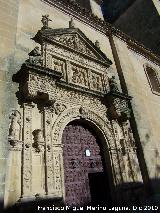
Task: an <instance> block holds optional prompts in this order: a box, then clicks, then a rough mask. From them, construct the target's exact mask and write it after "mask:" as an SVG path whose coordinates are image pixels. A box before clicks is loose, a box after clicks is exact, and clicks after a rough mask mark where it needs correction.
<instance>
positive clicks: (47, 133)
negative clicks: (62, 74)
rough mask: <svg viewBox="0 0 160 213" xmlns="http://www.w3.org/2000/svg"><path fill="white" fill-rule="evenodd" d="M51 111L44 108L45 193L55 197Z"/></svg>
mask: <svg viewBox="0 0 160 213" xmlns="http://www.w3.org/2000/svg"><path fill="white" fill-rule="evenodd" d="M51 115H52V114H51V110H50V108H48V107H44V111H43V118H44V138H45V192H46V195H47V196H50V195H51V196H54V194H55V192H54V175H53V152H52V143H51V132H52V120H51V119H52V116H51Z"/></svg>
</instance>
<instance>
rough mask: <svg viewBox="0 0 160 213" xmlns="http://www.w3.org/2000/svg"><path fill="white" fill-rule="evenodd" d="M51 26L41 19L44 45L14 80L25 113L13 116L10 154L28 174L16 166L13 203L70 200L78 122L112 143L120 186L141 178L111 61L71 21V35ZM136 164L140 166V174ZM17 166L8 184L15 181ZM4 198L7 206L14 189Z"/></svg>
mask: <svg viewBox="0 0 160 213" xmlns="http://www.w3.org/2000/svg"><path fill="white" fill-rule="evenodd" d="M48 22H49V16H48V15H45V16H43V17H42V23H43V27H42V28H41V30H39V31H38V32H37V34H36V35H35V37H34V38H33V39H34V40H35V41H36V42H37V45H39V46H37V47H35V48H34V49H33V50H32V51H31V52H30V53H29V59H28V60H27V61H26V62H25V63H24V64H23V65H22V67H21V70H20V71H19V72H18V73H17V74H15V75H14V76H13V81H16V82H17V83H19V93H18V94H17V97H18V101H19V104H20V107H21V113H18V112H16V111H15V112H14V113H13V114H12V118H11V126H10V129H9V143H10V148H11V152H12V153H13V154H12V155H14V157H16V156H19V159H21V165H20V167H21V168H22V169H19V168H20V167H17V170H16V172H17V175H18V176H19V177H20V178H18V179H17V180H16V184H15V185H13V184H12V185H13V186H12V187H13V188H14V191H15V192H16V196H15V199H12V201H11V203H10V204H13V203H16V202H17V201H18V198H19V201H20V202H22V201H24V200H35V199H37V198H39V199H40V198H41V199H46V198H62V199H64V200H65V187H64V169H63V145H62V132H63V130H64V128H65V126H66V125H67V124H68V123H69V122H70V121H72V120H74V119H85V120H87V121H90V122H91V123H93V124H94V125H95V126H97V128H99V129H100V131H102V132H103V134H104V138H107V139H106V141H105V143H106V144H107V146H108V148H107V152H109V156H110V163H111V165H112V166H111V167H112V171H111V173H112V174H113V176H112V178H113V182H114V184H115V186H116V185H118V184H121V183H123V182H124V181H132V182H133V181H141V174H140V172H139V173H138V174H139V175H138V176H135V175H134V174H135V173H136V172H135V170H136V169H137V168H139V164H138V161H137V157H136V152H135V150H136V147H135V143H134V138H133V135H132V131H131V128H130V124H129V116H128V114H129V109H128V101H129V99H127V97H125V96H124V95H123V94H121V93H120V92H119V91H118V89H117V87H116V84H115V82H114V80H113V79H110V78H109V77H108V76H109V75H108V74H109V69H108V68H109V67H110V65H111V64H112V62H111V61H110V60H109V59H108V58H107V57H106V55H105V54H104V53H103V52H102V51H101V50H100V48H99V45H98V41H97V42H96V44H94V43H92V41H90V40H89V39H88V38H87V37H86V36H85V35H84V34H83V32H82V31H81V30H80V29H78V28H75V25H74V21H73V19H71V21H70V23H69V28H63V29H52V28H49V26H48ZM109 93H112V94H110V95H109V96H107V94H109ZM36 120H37V121H38V123H39V124H38V125H36ZM15 152H18V155H17V154H14V153H15ZM130 153H131V154H130ZM119 157H121V160H122V161H121V162H122V163H121V165H120V164H119V160H118V159H119ZM131 159H133V160H132V161H136V163H135V165H136V168H135V167H134V166H132V165H131V164H132V163H131ZM17 161H19V160H18V159H17ZM13 164H14V163H11V165H10V172H9V176H10V177H12V175H14V174H12V172H13V169H12V168H13V167H14V166H15V165H13ZM122 170H123V172H122ZM137 171H138V169H137ZM14 172H15V171H14ZM122 173H123V174H122ZM126 174H127V175H126ZM17 188H18V190H17ZM6 194H7V196H6V200H8V201H9V198H10V197H11V195H12V193H11V190H9V191H8V193H6ZM6 202H7V201H6Z"/></svg>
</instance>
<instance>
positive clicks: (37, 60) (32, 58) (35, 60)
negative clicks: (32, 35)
mask: <svg viewBox="0 0 160 213" xmlns="http://www.w3.org/2000/svg"><path fill="white" fill-rule="evenodd" d="M28 55H29V63H31V64H34V65H39V66H41V65H42V62H43V59H42V56H41V51H40V50H39V47H35V48H34V49H33V50H32V51H31V52H30V53H29V54H28Z"/></svg>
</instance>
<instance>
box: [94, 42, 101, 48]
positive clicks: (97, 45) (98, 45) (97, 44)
mask: <svg viewBox="0 0 160 213" xmlns="http://www.w3.org/2000/svg"><path fill="white" fill-rule="evenodd" d="M95 45H96V47H98V48H99V49H100V44H99V41H98V40H96V42H95Z"/></svg>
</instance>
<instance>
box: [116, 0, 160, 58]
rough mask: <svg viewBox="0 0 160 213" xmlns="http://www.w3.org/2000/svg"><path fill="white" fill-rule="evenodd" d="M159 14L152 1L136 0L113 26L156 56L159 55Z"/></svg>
mask: <svg viewBox="0 0 160 213" xmlns="http://www.w3.org/2000/svg"><path fill="white" fill-rule="evenodd" d="M159 19H160V18H159V14H158V11H157V9H156V7H155V5H154V3H153V2H152V0H137V1H135V3H134V4H132V6H131V7H129V8H128V10H127V11H126V12H125V13H124V14H122V15H121V16H120V17H119V18H118V19H117V20H116V21H115V23H114V25H115V26H116V27H117V28H119V29H120V30H122V31H123V32H125V33H127V34H128V35H130V36H131V37H133V38H135V39H136V40H137V41H139V42H141V43H143V44H144V45H145V46H146V47H147V48H150V49H151V50H152V51H154V52H155V53H156V54H160V42H159V36H160V26H159Z"/></svg>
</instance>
